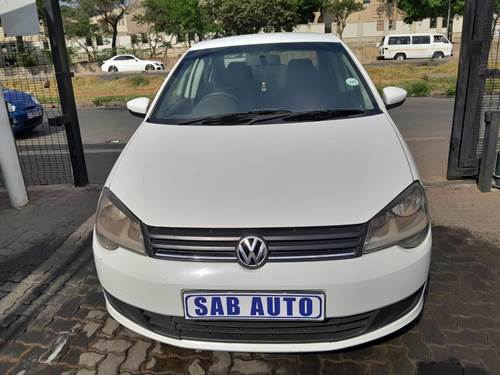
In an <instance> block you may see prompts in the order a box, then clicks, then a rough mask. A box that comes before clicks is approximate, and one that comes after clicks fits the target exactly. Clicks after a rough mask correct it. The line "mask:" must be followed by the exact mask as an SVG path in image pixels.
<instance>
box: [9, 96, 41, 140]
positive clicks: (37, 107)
mask: <svg viewBox="0 0 500 375" xmlns="http://www.w3.org/2000/svg"><path fill="white" fill-rule="evenodd" d="M2 91H3V96H4V98H5V102H6V103H7V111H8V113H9V120H10V125H11V127H12V131H13V132H14V134H15V135H20V134H23V133H27V132H30V131H32V130H33V129H34V128H36V127H37V126H38V125H40V124H41V123H42V121H43V106H42V105H41V104H40V102H39V101H38V100H37V98H35V97H34V96H33V95H30V94H28V93H26V92H22V91H16V90H9V89H5V88H4V89H3V90H2Z"/></svg>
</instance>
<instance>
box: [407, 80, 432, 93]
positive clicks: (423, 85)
mask: <svg viewBox="0 0 500 375" xmlns="http://www.w3.org/2000/svg"><path fill="white" fill-rule="evenodd" d="M405 89H406V91H408V96H429V94H430V93H431V87H430V85H429V83H428V82H427V81H423V80H422V81H414V82H410V83H408V84H406V85H405Z"/></svg>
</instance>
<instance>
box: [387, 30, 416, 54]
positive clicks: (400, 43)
mask: <svg viewBox="0 0 500 375" xmlns="http://www.w3.org/2000/svg"><path fill="white" fill-rule="evenodd" d="M410 47H411V45H410V37H409V36H404V35H401V36H390V37H389V40H388V43H387V47H386V48H387V49H386V51H385V54H384V56H385V58H388V59H393V58H394V57H396V55H397V54H398V53H399V54H400V53H402V54H404V55H405V57H407V58H408V57H411V56H410V55H411V51H410V49H411V48H410Z"/></svg>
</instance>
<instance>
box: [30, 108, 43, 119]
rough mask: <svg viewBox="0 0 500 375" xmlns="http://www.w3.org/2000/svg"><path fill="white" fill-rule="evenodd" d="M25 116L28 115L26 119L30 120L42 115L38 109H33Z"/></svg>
mask: <svg viewBox="0 0 500 375" xmlns="http://www.w3.org/2000/svg"><path fill="white" fill-rule="evenodd" d="M27 115H28V119H32V118H34V117H38V116H41V115H42V111H41V110H39V109H35V110H33V111H29V112H27Z"/></svg>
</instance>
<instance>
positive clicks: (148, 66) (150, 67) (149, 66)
mask: <svg viewBox="0 0 500 375" xmlns="http://www.w3.org/2000/svg"><path fill="white" fill-rule="evenodd" d="M146 70H155V67H154V66H153V65H151V64H148V65H146Z"/></svg>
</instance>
